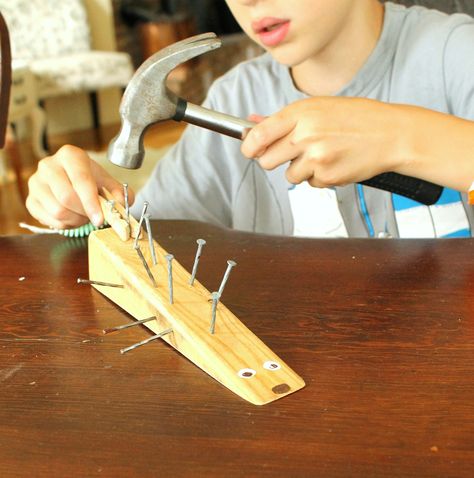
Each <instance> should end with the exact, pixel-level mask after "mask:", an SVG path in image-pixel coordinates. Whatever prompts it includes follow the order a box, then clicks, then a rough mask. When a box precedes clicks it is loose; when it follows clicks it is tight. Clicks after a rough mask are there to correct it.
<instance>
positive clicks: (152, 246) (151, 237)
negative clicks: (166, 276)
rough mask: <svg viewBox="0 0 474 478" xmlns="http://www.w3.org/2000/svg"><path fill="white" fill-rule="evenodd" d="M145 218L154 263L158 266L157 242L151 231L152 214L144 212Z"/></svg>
mask: <svg viewBox="0 0 474 478" xmlns="http://www.w3.org/2000/svg"><path fill="white" fill-rule="evenodd" d="M144 218H145V225H146V234H147V236H148V246H149V248H150V252H151V258H152V260H153V265H154V266H156V264H158V261H157V260H156V252H155V244H154V243H153V236H152V232H151V224H150V214H144Z"/></svg>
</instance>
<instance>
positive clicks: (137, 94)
mask: <svg viewBox="0 0 474 478" xmlns="http://www.w3.org/2000/svg"><path fill="white" fill-rule="evenodd" d="M220 46H221V41H220V40H219V39H218V38H217V37H216V34H215V33H203V34H201V35H196V36H193V37H190V38H187V39H185V40H181V41H179V42H177V43H174V44H172V45H170V46H168V47H166V48H164V49H163V50H161V51H159V52H157V53H155V54H154V55H152V56H151V57H150V58H148V60H146V61H145V62H144V63H143V64H142V65H141V66H140V67H139V68H138V70H137V71H136V72H135V74H134V75H133V77H132V79H131V80H130V82H129V84H128V86H127V88H126V89H125V93H124V95H123V98H122V102H121V104H120V116H121V120H122V127H121V129H120V132H119V134H118V135H117V136H116V137H115V138H114V139H113V140H112V141H111V143H110V145H109V150H108V158H109V160H110V161H111V162H112V163H113V164H116V165H117V166H121V167H122V168H128V169H138V168H139V167H140V166H141V165H142V162H143V158H144V156H145V150H144V148H143V137H144V135H145V131H146V129H147V128H148V127H149V126H150V125H152V124H154V123H158V122H160V121H165V120H169V119H173V120H175V121H185V122H187V123H191V124H194V125H197V126H201V127H203V128H207V129H209V130H212V131H216V132H218V133H221V134H225V135H227V136H231V137H233V138H237V139H243V136H244V134H245V133H246V132H247V131H248V130H249V129H251V128H252V127H253V126H255V123H252V122H250V121H246V120H243V119H240V118H236V117H234V116H230V115H227V114H224V113H219V112H217V111H213V110H210V109H208V108H204V107H202V106H198V105H194V104H192V103H189V102H187V101H186V100H184V99H183V98H179V97H178V96H176V95H175V94H174V93H173V92H172V91H171V90H169V89H168V87H167V86H166V78H167V77H168V75H169V73H170V72H171V71H172V70H173V69H174V68H176V67H177V66H178V65H180V64H181V63H184V62H185V61H188V60H190V59H191V58H194V57H196V56H199V55H202V54H203V53H206V52H208V51H211V50H215V49H216V48H219V47H220ZM362 184H365V185H367V186H372V187H375V188H379V189H383V190H385V191H390V192H394V193H397V194H401V195H403V196H406V197H409V198H411V199H414V200H415V201H419V202H421V203H423V204H427V205H430V204H434V203H435V202H436V201H437V200H438V199H439V197H440V196H441V193H442V191H443V188H442V187H440V186H438V185H436V184H432V183H429V182H427V181H423V180H421V179H417V178H412V177H409V176H402V175H400V174H397V173H392V172H389V173H383V174H380V175H378V176H375V177H374V178H372V179H368V180H367V181H362Z"/></svg>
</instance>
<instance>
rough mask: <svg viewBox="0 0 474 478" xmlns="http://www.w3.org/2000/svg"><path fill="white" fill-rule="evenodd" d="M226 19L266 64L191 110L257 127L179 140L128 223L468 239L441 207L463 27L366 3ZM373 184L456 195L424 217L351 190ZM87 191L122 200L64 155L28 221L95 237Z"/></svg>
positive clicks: (450, 167)
mask: <svg viewBox="0 0 474 478" xmlns="http://www.w3.org/2000/svg"><path fill="white" fill-rule="evenodd" d="M227 3H228V5H229V7H230V9H231V10H232V12H233V14H234V16H235V18H236V19H237V21H238V22H239V23H240V25H241V26H242V28H243V29H244V31H245V32H246V33H247V34H248V35H249V36H250V37H251V38H252V39H254V40H255V41H257V42H258V43H259V44H261V45H262V46H263V47H264V48H265V49H266V50H267V51H268V53H267V54H266V55H264V56H262V57H259V58H257V59H255V60H252V61H249V62H246V63H243V64H241V65H239V66H237V67H236V68H234V69H233V70H232V71H230V72H229V73H228V74H226V75H224V77H222V78H221V79H219V80H217V81H216V82H215V83H214V85H213V87H211V90H210V92H209V95H208V98H207V100H206V103H205V104H206V105H207V106H208V107H210V108H212V109H215V110H217V111H223V112H226V113H229V114H233V115H235V116H239V117H246V116H249V115H251V114H252V113H258V115H259V116H255V115H254V116H251V118H253V119H254V120H255V121H258V122H259V124H258V125H257V126H256V127H254V128H253V129H252V130H251V131H250V132H249V134H248V135H247V137H246V138H245V140H244V142H243V143H242V144H240V143H239V142H238V141H236V140H234V139H230V138H227V137H224V136H222V135H219V134H216V133H213V132H210V131H207V130H204V129H201V128H198V127H193V126H189V127H188V128H187V130H186V131H185V133H184V134H183V137H182V139H181V140H180V141H179V143H178V144H177V145H176V146H175V147H174V148H173V150H172V151H171V153H170V154H169V155H168V156H167V157H166V158H164V159H163V160H161V161H160V162H159V164H158V166H157V168H156V169H155V171H154V173H153V174H152V176H151V177H150V179H149V181H148V183H147V184H146V186H145V187H144V188H143V190H142V191H141V192H140V194H139V196H138V200H137V202H136V205H135V209H134V210H133V211H132V212H134V213H138V212H139V210H140V209H141V204H142V202H143V200H147V201H148V202H149V203H150V209H151V212H152V215H153V217H155V218H181V219H183V218H184V219H197V220H202V221H207V222H211V223H215V224H220V225H224V226H228V227H234V228H237V229H243V230H249V231H255V232H264V233H272V234H288V235H290V234H297V235H305V236H326V237H341V236H342V237H344V236H352V237H367V236H371V237H388V236H392V237H453V236H455V237H463V236H464V237H466V236H471V235H472V230H473V228H472V227H471V226H472V225H473V224H474V211H473V208H472V206H468V205H467V203H466V197H465V195H463V196H461V194H459V193H458V192H456V191H454V189H457V190H459V191H464V192H466V191H467V190H468V188H469V186H470V184H471V182H472V180H473V178H474V159H473V156H474V123H473V122H472V121H471V120H472V119H474V60H473V57H472V53H471V52H472V47H473V45H474V20H473V19H472V18H471V17H468V16H465V15H453V16H447V15H444V14H441V13H439V12H437V11H434V10H431V11H430V10H426V9H422V8H418V7H414V8H411V9H405V8H404V7H401V6H398V5H394V4H391V3H387V4H385V6H382V5H381V4H380V3H379V2H378V1H377V0H331V1H330V2H328V1H327V0H297V1H294V2H288V1H287V0H227ZM355 97H358V98H355ZM408 105H412V106H408ZM443 113H449V115H448V114H443ZM266 116H268V118H265V117H266ZM240 148H241V151H240ZM242 153H243V154H242ZM244 155H245V156H246V157H247V158H252V157H257V158H258V161H249V160H248V159H246V158H245V157H244ZM384 171H395V172H398V173H401V174H406V175H411V176H416V177H419V178H422V179H426V180H429V181H432V182H435V183H439V184H442V185H444V186H447V187H448V188H454V189H446V190H445V192H444V193H443V196H442V197H441V199H440V201H439V204H438V205H437V206H435V207H431V208H428V207H425V206H420V205H419V204H417V203H414V202H413V201H410V200H408V199H405V198H402V197H400V196H397V195H391V194H389V193H386V192H383V191H380V190H376V189H373V188H369V187H362V186H360V185H356V184H353V183H354V182H355V181H361V180H363V179H367V178H370V177H372V176H374V175H376V174H379V173H381V172H384ZM295 185H296V186H295ZM101 186H106V187H108V188H109V189H112V190H113V192H114V194H116V195H117V197H118V198H119V199H122V198H121V191H120V190H121V187H120V185H119V184H118V183H116V182H115V181H114V180H113V179H112V178H110V177H109V176H108V175H107V174H106V173H105V172H104V171H103V170H102V169H101V168H100V167H99V166H98V165H96V164H95V163H93V162H91V160H89V158H88V157H87V156H86V155H85V153H84V152H83V151H81V150H79V149H77V148H73V147H65V148H63V149H61V150H60V151H59V152H58V153H57V154H56V155H55V156H53V157H51V158H46V159H44V160H42V161H41V162H40V164H39V167H38V172H37V173H35V175H34V176H33V177H32V178H31V180H30V195H29V197H28V199H27V207H28V209H29V210H30V212H31V213H32V215H33V216H35V217H37V218H38V219H39V220H40V221H41V222H43V223H45V224H48V225H51V226H53V227H59V228H64V227H70V226H75V225H79V224H81V223H83V222H85V221H86V220H87V219H86V218H85V216H88V217H89V218H90V219H91V220H92V221H93V222H95V223H100V222H101V221H102V214H101V212H100V208H99V204H98V200H97V187H99V188H100V187H101ZM328 186H330V188H327V187H328ZM335 186H337V187H335ZM323 188H326V189H323Z"/></svg>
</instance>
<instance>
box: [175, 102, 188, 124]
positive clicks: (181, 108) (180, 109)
mask: <svg viewBox="0 0 474 478" xmlns="http://www.w3.org/2000/svg"><path fill="white" fill-rule="evenodd" d="M187 107H188V102H187V101H186V100H183V98H178V103H177V104H176V113H175V114H174V116H173V118H172V119H174V120H175V121H181V120H182V119H183V118H184V114H185V113H186V108H187Z"/></svg>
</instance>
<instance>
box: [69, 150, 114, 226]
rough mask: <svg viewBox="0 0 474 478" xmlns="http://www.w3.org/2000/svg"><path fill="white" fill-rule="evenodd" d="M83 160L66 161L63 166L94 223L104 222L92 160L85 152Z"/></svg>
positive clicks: (98, 224)
mask: <svg viewBox="0 0 474 478" xmlns="http://www.w3.org/2000/svg"><path fill="white" fill-rule="evenodd" d="M83 154H84V157H85V158H81V159H84V160H82V161H64V162H63V167H64V170H65V172H66V174H67V176H68V177H69V180H70V182H71V184H72V185H73V188H74V190H75V191H76V193H77V195H78V196H79V199H80V201H81V203H82V206H83V207H84V211H85V213H86V214H87V217H89V219H90V221H91V222H92V224H94V225H95V226H100V225H101V224H102V223H103V222H104V216H103V214H102V208H101V207H100V202H99V196H98V192H97V183H96V180H95V178H94V176H93V175H92V168H91V160H90V159H89V157H88V156H87V154H86V153H85V152H83Z"/></svg>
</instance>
